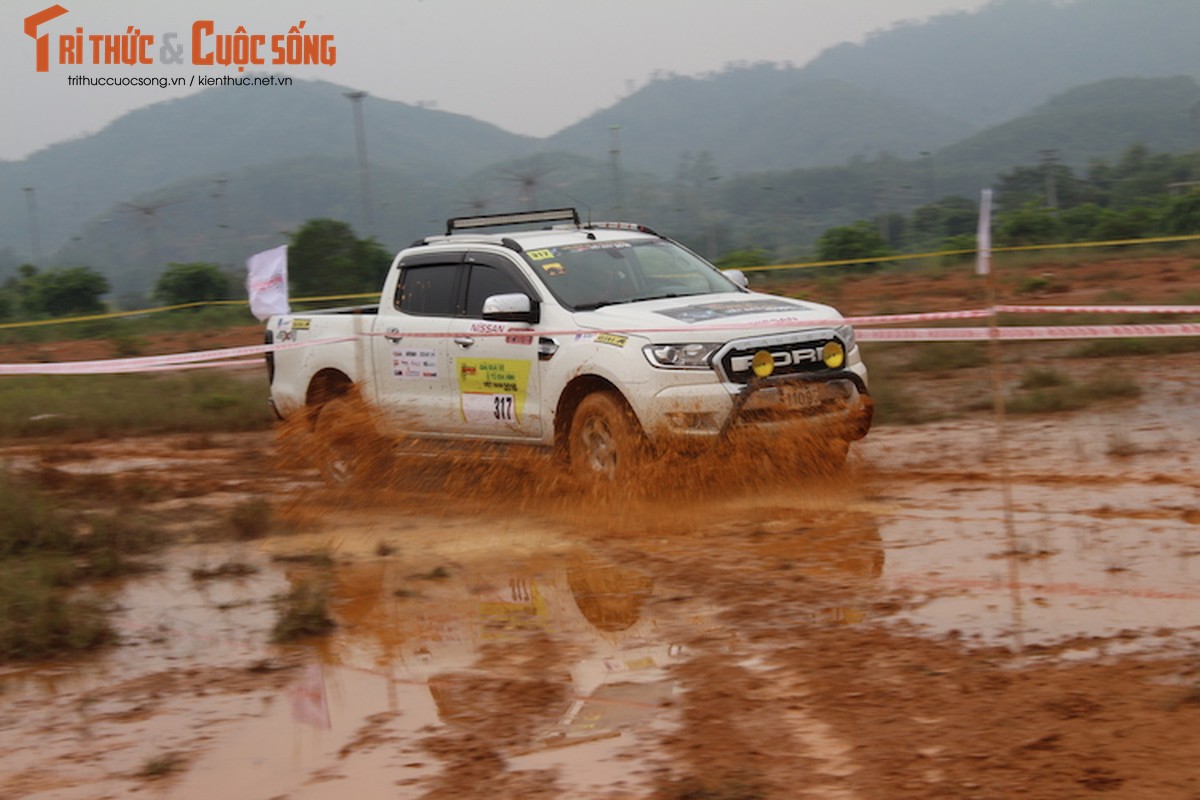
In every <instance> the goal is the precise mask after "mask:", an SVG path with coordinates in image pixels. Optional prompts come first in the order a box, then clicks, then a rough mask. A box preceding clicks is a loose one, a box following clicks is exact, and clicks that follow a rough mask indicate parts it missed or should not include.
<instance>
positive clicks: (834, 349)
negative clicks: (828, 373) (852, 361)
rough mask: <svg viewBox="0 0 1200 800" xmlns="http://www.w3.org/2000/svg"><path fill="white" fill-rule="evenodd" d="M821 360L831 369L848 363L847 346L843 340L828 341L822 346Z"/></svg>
mask: <svg viewBox="0 0 1200 800" xmlns="http://www.w3.org/2000/svg"><path fill="white" fill-rule="evenodd" d="M821 360H822V361H824V362H825V366H827V367H829V368H830V369H838V368H839V367H841V366H842V364H845V363H846V348H844V347H842V343H841V342H828V343H826V345H825V346H824V347H822V348H821Z"/></svg>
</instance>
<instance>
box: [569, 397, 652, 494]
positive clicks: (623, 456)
mask: <svg viewBox="0 0 1200 800" xmlns="http://www.w3.org/2000/svg"><path fill="white" fill-rule="evenodd" d="M643 448H644V442H643V440H642V433H641V429H640V427H639V426H638V422H637V419H636V418H635V417H634V416H633V412H632V411H631V410H630V409H629V407H628V406H627V405H625V403H624V401H623V400H622V399H621V397H620V395H618V394H616V393H615V392H611V391H600V392H593V393H592V394H589V395H588V396H587V397H585V398H583V400H582V401H580V403H579V407H578V408H576V409H575V415H574V417H572V418H571V430H570V433H569V434H568V438H567V450H568V454H569V456H570V460H571V471H572V472H574V473H575V475H577V476H578V477H580V478H583V479H585V480H588V479H595V478H600V479H603V480H610V481H611V480H614V479H616V478H619V477H625V476H627V475H628V474H629V473H630V471H631V470H632V469H633V468H634V467H635V466H636V465H637V463H638V461H639V459H640V456H641V454H642V450H643Z"/></svg>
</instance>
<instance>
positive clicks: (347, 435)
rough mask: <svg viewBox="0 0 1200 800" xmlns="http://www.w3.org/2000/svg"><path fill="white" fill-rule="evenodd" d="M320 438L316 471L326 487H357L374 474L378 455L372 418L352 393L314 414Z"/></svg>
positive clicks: (376, 438)
mask: <svg viewBox="0 0 1200 800" xmlns="http://www.w3.org/2000/svg"><path fill="white" fill-rule="evenodd" d="M313 432H314V434H315V435H316V438H317V451H318V452H317V454H316V459H317V469H318V470H319V471H320V473H321V477H322V478H324V479H325V481H326V482H327V483H330V484H334V485H338V486H344V485H347V484H350V483H356V482H359V481H361V480H362V479H363V477H364V476H365V475H366V474H367V473H368V472H369V471H370V470H371V468H372V464H373V463H375V462H376V460H377V457H378V455H379V453H378V451H377V448H378V447H379V446H380V442H379V441H378V439H379V437H378V436H376V435H375V429H374V425H373V423H372V421H371V418H370V414H369V412H368V410H367V409H366V407H365V405H364V403H363V401H362V400H360V399H359V398H358V397H357V396H356V395H355V394H354V393H353V392H351V393H348V394H344V395H340V396H338V397H334V398H332V399H330V400H327V401H325V402H324V403H321V404H320V405H319V406H317V407H316V408H315V409H314V410H313Z"/></svg>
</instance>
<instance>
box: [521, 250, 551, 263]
mask: <svg viewBox="0 0 1200 800" xmlns="http://www.w3.org/2000/svg"><path fill="white" fill-rule="evenodd" d="M525 255H527V256H529V260H530V261H545V260H546V259H548V258H554V253H552V252H550V251H549V250H530V251H529V252H528V253H526V254H525Z"/></svg>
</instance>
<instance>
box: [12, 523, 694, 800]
mask: <svg viewBox="0 0 1200 800" xmlns="http://www.w3.org/2000/svg"><path fill="white" fill-rule="evenodd" d="M414 533H419V534H420V535H421V536H414ZM401 534H405V535H404V536H403V537H402V536H401ZM422 537H428V541H425V540H423V539H422ZM401 539H403V544H391V545H387V544H383V543H384V542H389V541H391V542H396V541H398V540H401ZM390 547H396V551H395V552H393V553H390V554H381V553H384V552H385V551H387V550H388V549H389V548H390ZM314 554H315V555H314ZM326 559H331V560H332V561H333V562H335V563H334V565H332V566H323V565H322V562H323V561H325V560H326ZM234 563H236V564H238V565H241V567H240V570H239V571H241V572H247V573H249V574H246V575H243V576H240V577H225V576H219V577H207V578H197V577H196V576H197V575H198V574H207V575H212V574H214V573H219V572H220V568H221V567H222V566H223V565H226V566H227V565H229V564H234ZM304 582H313V583H317V584H319V585H321V586H323V587H325V588H326V589H327V591H328V596H329V608H330V611H331V613H332V616H333V617H334V618H335V620H336V621H337V627H336V629H335V630H334V631H333V633H331V634H330V635H329V636H327V637H323V638H320V639H314V640H310V641H308V642H307V643H301V644H297V645H288V646H276V645H271V644H270V643H269V640H270V636H271V629H272V625H273V624H274V620H275V617H276V611H275V605H274V600H273V598H276V597H278V596H279V595H280V594H281V593H283V592H285V591H286V590H287V589H288V588H289V587H292V586H295V585H297V584H300V583H304ZM655 592H656V587H655V585H654V581H653V580H652V579H651V578H650V577H649V576H648V575H646V574H645V573H643V572H640V571H638V570H634V569H628V568H624V567H622V566H620V565H618V564H614V563H611V562H608V561H605V560H603V559H601V558H599V557H598V556H596V555H595V554H593V553H591V552H590V551H588V550H587V549H585V548H582V547H580V546H579V545H577V544H574V543H570V542H568V541H567V540H565V539H563V538H562V537H561V536H556V535H554V534H552V533H547V532H529V531H523V532H522V531H517V530H515V529H514V528H513V527H511V526H505V525H499V526H495V527H494V528H493V529H492V530H490V531H489V530H488V528H487V526H486V525H485V524H481V521H480V520H469V521H457V522H455V521H451V522H445V521H438V522H432V523H430V524H428V525H424V524H418V523H414V522H413V521H412V520H411V518H409V519H406V520H405V521H403V522H402V523H399V524H397V523H395V522H394V521H393V519H392V518H391V515H370V514H367V515H358V516H356V517H355V518H354V520H353V521H351V522H348V523H345V524H336V525H333V526H331V527H330V528H329V529H328V530H326V531H324V532H323V533H322V534H320V535H313V536H308V537H305V536H297V537H292V538H289V539H286V540H270V541H266V542H264V543H262V544H261V546H256V547H250V546H237V547H231V546H229V545H223V546H219V547H215V546H206V547H188V548H179V549H176V550H174V551H172V552H171V553H170V554H169V555H168V556H167V557H166V558H165V559H164V562H163V569H162V571H160V572H158V573H156V574H154V575H151V576H148V577H142V578H139V579H136V580H130V581H127V582H125V583H124V584H122V585H119V586H113V587H110V588H109V595H110V598H111V600H112V601H113V602H114V603H115V604H117V605H118V606H119V607H120V609H121V611H120V613H119V614H118V615H117V619H116V623H117V627H118V632H119V634H120V637H121V642H122V644H121V646H119V647H117V648H115V649H114V650H112V651H110V652H108V653H106V654H105V655H103V656H101V657H98V658H96V659H94V660H91V661H89V662H87V663H86V664H83V663H80V664H76V665H66V664H63V665H38V666H37V667H34V668H23V669H9V670H7V671H6V672H4V673H0V698H3V700H2V702H3V711H2V712H0V732H2V734H3V735H0V775H3V776H5V777H4V778H3V779H0V795H2V796H5V797H56V798H57V797H65V798H70V797H80V798H93V797H102V796H113V795H116V794H123V793H124V792H126V791H128V790H129V788H130V787H132V786H137V785H140V784H142V783H143V782H145V781H147V780H149V779H151V778H154V777H155V773H156V772H157V771H160V770H161V771H162V772H163V773H164V774H165V773H171V774H169V775H167V776H166V777H165V778H163V779H162V780H156V781H154V782H153V783H151V784H150V785H151V786H153V787H156V788H157V789H159V790H161V791H162V793H163V796H169V797H172V798H191V797H196V798H211V797H212V796H214V794H222V793H223V794H228V795H229V796H237V797H275V796H283V795H286V796H288V797H293V798H324V797H343V796H345V793H346V792H347V791H348V790H349V791H353V792H357V793H359V794H360V796H378V795H380V794H381V793H385V792H386V793H388V796H420V795H421V794H424V793H425V792H427V791H435V790H441V791H452V790H453V787H454V783H455V781H456V780H458V778H456V777H455V776H456V775H457V774H458V773H459V772H461V771H462V770H463V769H464V764H465V765H466V766H469V767H470V768H471V769H470V770H469V771H468V774H467V775H466V776H465V777H463V778H462V779H463V780H467V781H468V783H469V784H474V785H478V783H479V781H481V780H485V779H487V778H488V775H487V774H484V775H481V774H480V772H479V771H480V769H483V770H484V771H485V773H486V772H487V771H492V772H495V773H496V776H499V775H500V774H501V773H503V774H504V775H505V776H507V777H506V780H513V777H512V776H514V775H515V776H518V777H520V776H526V777H525V778H524V779H527V780H529V781H531V785H533V784H538V785H545V786H547V787H556V788H557V789H558V790H560V791H564V792H567V793H568V794H574V793H590V792H592V791H597V792H598V791H600V789H601V788H605V787H607V788H612V787H621V786H625V787H627V788H628V789H629V790H630V791H635V790H637V789H638V787H639V786H640V785H641V784H643V783H645V781H646V773H645V772H644V770H646V769H648V768H647V767H645V766H644V765H642V761H643V759H642V757H641V755H640V754H639V750H640V749H642V748H641V747H640V745H639V744H638V742H639V741H640V739H641V737H645V736H649V737H650V738H654V737H656V736H658V735H660V734H661V731H663V730H666V729H667V728H669V727H670V725H671V724H672V714H673V712H672V710H671V708H672V706H673V704H674V700H675V696H676V695H677V694H678V693H679V692H680V691H681V690H680V686H679V682H678V681H677V680H676V679H674V678H672V677H671V675H670V667H671V666H672V665H673V664H675V663H678V662H680V661H681V660H683V659H686V658H687V652H686V649H685V648H684V647H682V646H681V645H679V644H677V643H675V642H674V641H672V639H671V636H672V634H671V630H672V629H675V630H680V629H683V628H686V629H691V630H696V629H698V628H700V627H703V626H704V625H709V624H712V623H711V622H706V620H707V619H708V617H709V616H710V615H709V612H708V610H706V609H704V608H701V607H698V606H697V607H691V606H684V607H681V606H673V607H672V610H673V612H676V614H675V616H674V618H673V619H671V620H662V619H660V615H659V614H658V613H657V612H651V611H650V610H649V605H650V602H651V600H652V599H653V597H654V594H655ZM660 623H662V624H660ZM655 731H657V732H658V733H655ZM639 765H642V766H639ZM639 769H641V770H643V774H641V775H640V776H639ZM396 792H399V794H398V795H397V794H394V793H396ZM364 793H366V794H364Z"/></svg>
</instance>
